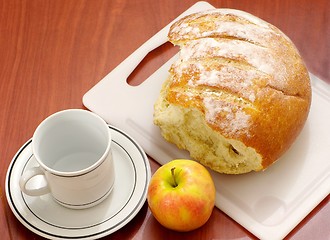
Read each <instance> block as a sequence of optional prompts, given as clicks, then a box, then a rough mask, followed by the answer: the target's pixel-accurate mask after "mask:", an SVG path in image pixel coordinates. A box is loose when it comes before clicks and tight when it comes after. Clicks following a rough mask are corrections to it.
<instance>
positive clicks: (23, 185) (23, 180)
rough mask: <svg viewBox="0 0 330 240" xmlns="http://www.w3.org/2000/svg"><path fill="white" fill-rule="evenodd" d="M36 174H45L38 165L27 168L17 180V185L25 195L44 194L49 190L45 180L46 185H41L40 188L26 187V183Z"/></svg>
mask: <svg viewBox="0 0 330 240" xmlns="http://www.w3.org/2000/svg"><path fill="white" fill-rule="evenodd" d="M38 175H43V176H45V173H44V171H43V170H41V169H40V168H39V167H33V168H30V169H28V170H27V171H26V172H24V173H23V175H22V176H21V178H20V180H19V186H20V188H21V191H22V192H24V193H25V194H27V195H30V196H40V195H44V194H47V193H49V192H50V189H49V186H48V183H47V181H45V182H46V185H45V186H43V187H41V188H34V189H28V188H26V184H27V183H28V182H29V181H30V180H31V179H32V178H33V177H36V176H38Z"/></svg>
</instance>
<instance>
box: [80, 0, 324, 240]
mask: <svg viewBox="0 0 330 240" xmlns="http://www.w3.org/2000/svg"><path fill="white" fill-rule="evenodd" d="M212 8H214V7H213V6H212V5H210V4H208V3H206V2H198V3H196V4H195V5H193V6H192V7H191V8H189V9H188V10H187V11H186V12H184V13H183V14H182V15H180V16H179V17H178V18H180V17H182V16H184V15H187V14H190V13H193V12H197V11H202V10H206V9H212ZM170 25H171V23H170V24H169V25H167V26H166V27H165V28H163V29H162V30H161V31H159V32H158V33H157V34H156V35H154V36H153V37H152V38H151V39H149V40H148V41H147V42H145V43H144V44H143V45H142V46H141V47H140V48H139V49H137V50H136V51H135V52H134V53H133V54H131V55H130V56H129V57H128V58H127V59H126V60H124V61H123V62H122V63H121V64H120V65H118V66H117V67H116V68H115V69H114V70H113V71H112V72H110V73H109V74H108V75H107V76H106V77H105V78H103V79H102V80H101V81H100V82H99V83H98V84H97V85H95V86H94V87H93V88H92V89H90V90H89V91H88V92H87V93H86V94H85V95H84V97H83V103H84V105H85V106H86V107H87V108H88V109H90V110H91V111H93V112H95V113H97V114H98V115H100V116H101V117H102V118H103V119H105V120H106V121H107V122H108V123H110V124H112V125H114V126H117V127H119V128H121V129H123V130H124V131H126V132H127V133H128V134H130V135H131V136H132V137H133V138H135V139H136V140H137V142H139V144H140V145H141V146H142V147H143V149H144V150H145V151H146V153H147V154H148V155H149V156H151V157H152V158H153V159H155V160H156V161H158V162H159V163H160V164H164V163H166V162H168V161H170V160H172V159H175V158H189V155H188V154H187V152H185V151H182V150H179V149H178V148H177V147H175V146H174V145H172V144H169V143H167V142H166V141H165V140H164V139H163V138H162V137H161V135H160V131H159V129H158V127H156V126H155V125H154V124H153V120H152V118H153V105H154V102H155V100H156V98H157V97H158V94H159V91H160V88H161V85H162V83H163V81H164V80H165V79H166V78H167V76H168V69H169V68H170V65H171V63H172V62H173V61H174V60H175V58H176V57H177V56H174V57H173V58H172V59H170V60H169V61H168V62H167V63H165V64H164V65H163V66H162V67H161V68H159V69H158V70H157V71H156V72H155V73H154V74H152V75H151V76H150V77H149V78H148V79H146V80H145V81H144V82H143V83H142V84H141V85H139V86H130V85H128V84H127V82H126V81H127V78H128V76H129V75H130V74H131V72H132V71H133V70H134V69H135V68H136V66H137V65H138V64H139V63H140V62H141V61H142V60H143V58H144V57H145V56H146V55H147V54H148V53H149V52H150V51H152V50H153V49H155V48H156V47H158V46H160V45H161V44H163V43H165V42H166V41H167V33H168V30H169V27H170ZM311 79H312V85H313V86H312V88H313V98H312V106H311V111H310V114H309V117H308V120H307V122H306V125H305V127H304V129H303V131H302V132H301V134H300V135H299V137H298V139H297V140H296V142H295V143H294V145H293V146H292V147H291V148H290V149H289V151H288V152H287V153H286V154H285V155H284V156H283V157H282V158H281V159H280V160H279V161H278V162H277V163H275V164H273V165H272V166H271V167H270V168H268V169H267V170H266V171H264V172H258V173H255V172H253V173H248V174H244V175H238V176H236V175H225V174H219V173H215V172H213V171H210V172H211V174H212V177H213V180H214V182H215V185H216V189H217V195H216V206H217V207H218V208H219V209H221V210H222V211H223V212H225V213H226V214H227V215H229V216H230V217H231V218H233V219H234V220H235V221H237V222H238V223H239V224H241V225H242V226H244V227H245V228H246V229H247V230H249V231H250V232H251V233H253V234H254V235H255V236H257V237H258V238H261V239H282V238H284V237H285V236H286V235H287V234H288V233H289V232H290V231H291V230H292V229H293V228H294V227H295V226H296V225H297V224H298V223H299V222H300V221H301V220H302V219H303V218H304V217H305V216H306V215H307V214H308V213H309V212H310V211H311V210H312V209H313V208H314V207H315V206H317V205H318V204H319V203H320V202H321V201H322V200H323V199H324V198H325V197H326V196H327V195H328V194H329V193H330V161H329V160H330V151H329V149H330V86H329V85H328V84H326V83H324V82H323V81H321V80H320V79H318V78H317V77H315V76H314V75H312V74H311Z"/></svg>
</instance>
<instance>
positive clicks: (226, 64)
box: [154, 9, 311, 174]
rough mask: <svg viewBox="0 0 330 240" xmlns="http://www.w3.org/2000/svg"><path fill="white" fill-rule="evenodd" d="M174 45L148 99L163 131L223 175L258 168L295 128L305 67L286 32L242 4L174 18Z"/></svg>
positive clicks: (306, 95) (306, 93) (302, 115)
mask: <svg viewBox="0 0 330 240" xmlns="http://www.w3.org/2000/svg"><path fill="white" fill-rule="evenodd" d="M168 38H169V41H170V42H172V43H173V44H174V45H178V46H179V47H180V52H179V58H178V59H177V60H176V61H175V62H174V63H173V64H172V66H171V68H170V70H169V77H168V78H167V79H166V80H165V79H164V80H165V82H164V84H163V86H162V89H161V92H160V95H159V98H158V100H157V102H156V103H155V106H154V108H155V109H154V123H155V124H156V125H158V126H159V127H160V129H161V134H162V136H163V137H164V138H165V139H166V140H167V141H169V142H171V143H174V144H176V145H177V146H178V147H179V148H181V149H186V150H188V151H189V153H190V156H191V158H193V159H195V160H197V161H199V162H200V163H202V164H204V165H205V166H208V167H210V168H211V169H213V170H215V171H217V172H220V173H227V174H241V173H247V172H250V171H260V170H263V169H265V168H267V167H268V166H269V165H271V164H272V163H273V162H275V161H276V160H277V159H278V158H279V157H280V156H281V155H283V153H284V152H285V151H287V150H288V149H289V147H290V146H291V145H292V143H293V142H294V140H295V139H296V137H297V136H298V134H299V133H300V131H301V130H302V128H303V126H304V124H305V122H306V119H307V116H308V112H309V108H310V103H311V86H310V79H309V75H308V71H307V70H306V67H305V65H304V62H303V61H302V58H301V56H300V55H299V52H298V50H297V49H296V47H295V46H294V44H293V43H292V42H291V41H290V39H289V38H288V37H287V36H286V35H285V34H284V33H282V32H281V31H280V30H279V29H278V28H276V27H275V26H273V25H271V24H269V23H267V22H265V21H263V20H261V19H259V18H257V17H255V16H253V15H251V14H248V13H246V12H243V11H239V10H233V9H215V10H210V11H205V12H200V13H195V14H192V15H189V16H187V17H184V18H182V19H180V20H178V21H177V22H175V23H174V24H173V25H172V26H171V28H170V31H169V34H168Z"/></svg>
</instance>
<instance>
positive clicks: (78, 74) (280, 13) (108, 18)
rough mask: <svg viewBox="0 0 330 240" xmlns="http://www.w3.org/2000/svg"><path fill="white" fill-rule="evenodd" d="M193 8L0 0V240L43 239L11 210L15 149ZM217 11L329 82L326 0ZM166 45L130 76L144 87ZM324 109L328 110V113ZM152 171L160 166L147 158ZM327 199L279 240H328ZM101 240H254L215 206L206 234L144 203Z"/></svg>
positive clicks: (240, 2) (230, 0)
mask: <svg viewBox="0 0 330 240" xmlns="http://www.w3.org/2000/svg"><path fill="white" fill-rule="evenodd" d="M195 2H196V1H192V0H187V1H178V0H158V1H155V0H90V1H88V0H0V103H1V110H0V143H1V144H0V200H1V204H0V238H1V239H15V240H16V239H17V240H19V239H41V237H39V236H37V235H36V234H34V233H32V232H31V231H29V230H28V229H27V228H25V227H24V226H23V225H22V224H21V223H20V222H19V221H18V220H17V219H16V218H15V216H14V215H13V213H12V212H11V210H10V208H9V206H8V203H7V200H6V196H5V176H6V172H7V168H8V166H9V164H10V162H11V159H12V158H13V156H14V155H15V153H16V152H17V150H18V149H19V148H20V147H21V146H22V144H24V143H25V142H26V141H27V140H28V139H29V138H31V136H32V134H33V132H34V130H35V128H36V127H37V125H38V124H39V123H40V122H41V121H42V120H43V119H44V118H45V117H47V116H48V115H50V114H52V113H54V112H57V111H59V110H63V109H68V108H84V106H83V105H82V96H83V95H84V93H85V92H87V91H88V90H89V89H90V88H91V87H93V86H94V85H95V84H96V83H97V82H98V81H99V80H100V79H102V78H103V77H104V76H105V75H106V74H107V73H108V72H110V71H111V70H112V69H113V68H115V67H116V66H117V65H118V64H119V63H120V62H121V61H123V60H124V59H125V58H126V57H127V56H128V55H129V54H131V53H132V52H133V51H134V50H135V49H137V48H138V47H139V46H140V45H141V44H142V43H143V42H145V41H146V40H147V39H149V38H150V37H151V36H152V35H154V34H155V33H156V32H158V31H159V30H160V29H162V28H163V27H164V26H165V25H167V24H168V23H169V22H170V21H171V20H173V19H174V18H176V17H177V16H178V15H179V14H180V13H182V12H183V11H185V10H186V9H187V8H189V7H190V6H192V5H193V4H194V3H195ZM209 3H210V4H212V5H213V6H215V7H219V8H220V7H221V8H236V9H240V10H244V11H247V12H250V13H252V14H254V15H256V16H258V17H260V18H262V19H264V20H266V21H268V22H270V23H272V24H273V25H275V26H277V27H278V28H280V29H281V30H282V31H283V32H284V33H286V34H287V35H288V36H289V37H290V38H291V39H292V41H293V42H294V43H295V44H296V46H297V48H298V49H299V51H300V53H301V55H302V57H303V58H304V60H305V62H306V65H307V67H308V69H309V71H311V72H312V73H314V74H315V75H316V76H318V77H320V78H321V79H323V80H324V81H326V82H328V83H329V84H330V63H329V55H330V27H329V24H330V19H329V18H330V14H329V13H330V2H329V1H328V0H313V1H311V0H273V1H263V0H256V1H251V0H222V1H209ZM177 50H178V49H177V48H175V47H172V46H171V44H169V43H167V44H164V45H163V46H161V47H159V48H158V49H156V50H154V51H153V52H151V53H150V54H148V55H147V57H146V58H145V59H144V61H143V62H142V63H141V64H140V65H139V67H138V68H137V69H136V70H135V71H134V72H133V73H132V75H131V76H130V78H129V82H130V84H132V85H136V84H139V83H141V82H142V81H143V80H144V79H146V77H148V76H149V75H150V74H152V73H153V71H155V70H156V69H157V68H159V67H160V66H161V65H162V64H163V63H164V62H165V61H166V60H167V59H169V58H170V57H171V56H172V55H174V54H175V53H176V52H177ZM325 111H329V109H326V110H325ZM150 163H151V167H152V172H154V171H155V170H156V169H157V168H158V167H159V165H158V164H157V163H156V162H155V161H153V160H152V159H150ZM329 199H330V197H329V195H328V196H327V197H326V198H325V199H324V200H323V201H322V202H321V203H320V204H319V205H318V206H317V207H316V208H315V209H314V210H313V211H312V212H311V213H310V214H309V215H308V216H307V217H306V218H305V219H304V220H303V221H302V222H301V223H300V224H298V226H297V227H295V229H294V230H293V231H292V232H291V233H290V234H289V235H288V236H287V237H286V238H287V239H330V230H329V229H330V228H329V226H330V203H329ZM105 239H256V238H255V237H254V236H253V235H252V234H251V233H249V232H248V231H247V230H245V229H244V228H243V227H242V226H240V225H239V224H238V223H236V222H235V221H234V220H232V219H231V218H230V217H228V216H227V215H225V214H224V213H223V212H221V211H220V210H218V209H216V208H215V209H214V211H213V213H212V216H211V218H210V220H209V221H208V222H207V223H206V225H204V226H203V227H201V228H199V229H197V230H195V231H192V232H188V233H178V232H174V231H170V230H167V229H165V228H163V227H162V226H160V225H159V224H158V223H157V221H156V220H155V219H154V217H153V216H152V215H151V213H150V211H149V210H148V206H147V203H145V204H144V206H143V208H142V209H141V211H140V212H139V213H138V215H137V216H136V217H135V218H134V219H133V220H132V221H131V222H129V223H128V224H127V225H126V226H124V227H123V228H122V229H120V230H119V231H117V232H115V233H114V234H112V235H111V236H108V237H105Z"/></svg>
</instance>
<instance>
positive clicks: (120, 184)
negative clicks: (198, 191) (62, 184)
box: [6, 126, 151, 239]
mask: <svg viewBox="0 0 330 240" xmlns="http://www.w3.org/2000/svg"><path fill="white" fill-rule="evenodd" d="M109 128H110V130H111V134H112V152H113V157H114V160H115V162H114V163H115V172H116V180H115V186H114V189H113V191H112V193H111V195H110V196H109V197H108V198H107V199H106V200H104V201H103V202H102V203H100V204H99V205H97V206H95V207H92V208H89V209H84V210H73V209H68V208H65V207H62V206H61V205H59V204H57V203H56V202H55V201H54V200H53V198H52V197H51V196H50V195H49V194H47V195H43V196H41V197H30V196H27V195H25V194H23V193H22V192H21V191H20V188H19V185H18V182H19V178H20V176H21V175H22V173H23V172H24V171H26V169H28V168H30V167H32V166H35V165H37V163H36V160H35V158H34V156H33V153H32V147H31V142H32V140H29V141H28V142H26V143H25V144H24V145H23V146H22V147H21V149H20V150H19V151H18V152H17V153H16V155H15V157H14V158H13V160H12V162H11V164H10V166H9V168H8V171H7V176H6V196H7V200H8V203H9V206H10V208H11V210H12V211H13V213H14V214H15V216H16V217H17V219H18V220H19V221H20V222H21V223H22V224H23V225H24V226H25V227H27V228H28V229H30V230H31V231H33V232H34V233H36V234H38V235H40V236H43V237H46V238H51V239H78V238H79V239H95V238H100V237H103V236H106V235H108V234H111V233H113V232H115V231H117V230H118V229H120V228H121V227H123V226H124V225H125V224H127V223H128V222H129V221H130V220H131V219H132V218H133V217H134V216H135V215H136V214H137V213H138V212H139V210H140V209H141V208H142V206H143V204H144V203H145V200H146V195H147V188H148V184H149V180H150V177H151V171H150V165H149V161H148V158H147V156H146V154H145V152H144V151H143V149H142V148H141V147H140V146H139V145H138V144H137V143H136V142H135V141H134V140H133V139H132V138H131V137H130V136H128V135H127V134H126V133H124V132H123V131H121V130H119V129H117V128H115V127H113V126H109ZM36 184H38V183H36Z"/></svg>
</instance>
